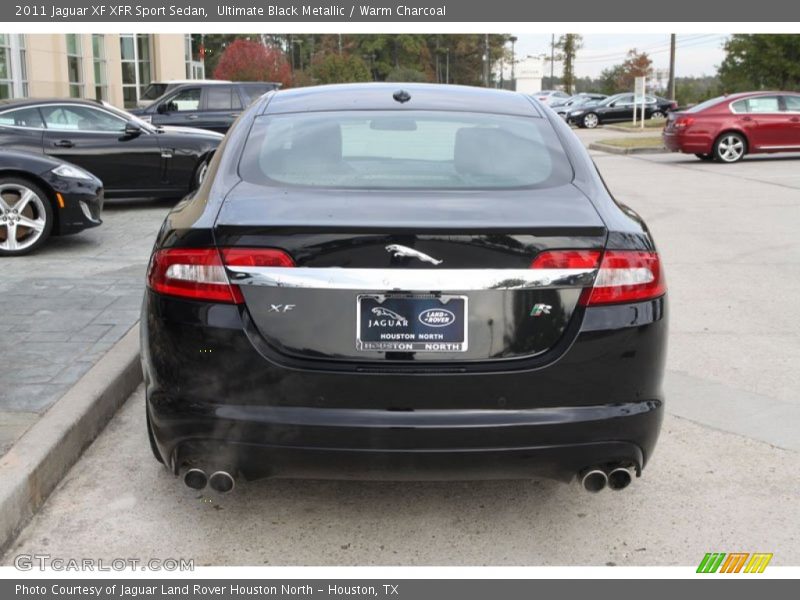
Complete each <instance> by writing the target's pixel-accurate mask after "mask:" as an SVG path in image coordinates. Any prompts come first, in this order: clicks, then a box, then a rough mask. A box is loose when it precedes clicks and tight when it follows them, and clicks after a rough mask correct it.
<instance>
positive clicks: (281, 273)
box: [226, 266, 597, 292]
mask: <svg viewBox="0 0 800 600" xmlns="http://www.w3.org/2000/svg"><path fill="white" fill-rule="evenodd" d="M226 269H227V271H228V274H229V276H230V280H231V283H235V284H237V285H260V286H268V287H285V288H309V289H327V290H361V291H387V290H393V291H410V292H433V291H435V292H466V291H472V290H526V289H543V288H582V287H588V286H590V285H592V283H593V282H594V278H595V275H596V273H597V269H345V268H339V267H329V268H314V267H295V268H292V267H240V266H235V267H230V266H228V267H226Z"/></svg>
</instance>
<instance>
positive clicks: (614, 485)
mask: <svg viewBox="0 0 800 600" xmlns="http://www.w3.org/2000/svg"><path fill="white" fill-rule="evenodd" d="M632 480H633V478H632V477H631V472H630V470H628V469H627V468H625V467H617V468H616V469H613V470H612V471H611V472H610V473H609V474H608V487H609V489H612V490H617V491H619V490H624V489H625V488H626V487H628V486H629V485H630V484H631V481H632Z"/></svg>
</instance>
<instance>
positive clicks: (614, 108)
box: [565, 94, 678, 129]
mask: <svg viewBox="0 0 800 600" xmlns="http://www.w3.org/2000/svg"><path fill="white" fill-rule="evenodd" d="M641 107H642V103H641V101H637V100H636V96H635V95H634V94H615V95H613V96H608V97H607V98H604V99H603V100H599V101H597V102H586V103H584V104H581V105H578V106H575V107H574V108H573V109H572V110H569V111H568V112H567V113H566V117H565V118H566V120H567V122H568V123H570V124H573V125H577V126H578V127H581V128H587V129H594V128H595V127H597V126H598V125H602V124H603V123H618V122H620V121H631V120H633V112H634V109H635V110H637V111H638V113H637V114H641ZM676 108H678V104H677V102H675V101H674V100H667V99H666V98H660V97H658V96H645V97H644V118H645V119H663V118H665V117H666V116H667V114H668V113H669V112H670V111H673V110H675V109H676Z"/></svg>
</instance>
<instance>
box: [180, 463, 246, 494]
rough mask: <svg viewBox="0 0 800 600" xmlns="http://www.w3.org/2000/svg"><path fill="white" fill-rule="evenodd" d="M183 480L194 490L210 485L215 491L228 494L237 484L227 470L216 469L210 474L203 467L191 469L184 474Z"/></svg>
mask: <svg viewBox="0 0 800 600" xmlns="http://www.w3.org/2000/svg"><path fill="white" fill-rule="evenodd" d="M183 482H184V483H185V484H186V486H187V487H190V488H192V489H193V490H202V489H205V487H206V485H208V486H209V487H210V488H211V489H212V490H214V491H215V492H219V493H221V494H227V493H228V492H230V491H232V490H233V488H234V487H235V485H236V482H235V480H234V478H233V476H232V475H231V474H230V473H228V472H227V471H215V472H214V473H212V474H211V475H210V476H209V475H206V472H205V471H203V470H202V469H197V468H193V469H189V470H187V471H186V472H185V473H184V474H183Z"/></svg>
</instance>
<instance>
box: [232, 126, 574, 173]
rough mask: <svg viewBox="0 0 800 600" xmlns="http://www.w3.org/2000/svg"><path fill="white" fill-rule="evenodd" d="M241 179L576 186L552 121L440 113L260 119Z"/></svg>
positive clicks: (243, 161)
mask: <svg viewBox="0 0 800 600" xmlns="http://www.w3.org/2000/svg"><path fill="white" fill-rule="evenodd" d="M239 173H240V175H241V176H242V178H243V179H244V180H246V181H250V182H253V183H260V184H267V185H299V186H311V187H337V188H390V189H407V188H437V189H446V188H454V189H469V188H475V189H485V188H490V189H492V188H515V187H553V186H557V185H563V184H565V183H568V182H570V181H571V180H572V168H571V166H570V163H569V161H568V159H567V157H566V155H565V153H564V150H563V148H562V146H561V144H560V142H559V140H558V137H557V136H556V134H555V132H554V131H553V129H552V127H551V126H550V124H549V122H548V121H547V120H546V119H542V118H538V117H514V116H507V115H494V114H484V113H466V112H444V111H402V112H401V111H339V112H315V113H292V114H281V115H272V116H262V117H259V118H258V119H256V122H255V124H254V126H253V129H252V131H251V133H250V138H249V139H248V142H247V144H246V146H245V149H244V152H243V154H242V159H241V163H240V169H239Z"/></svg>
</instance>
